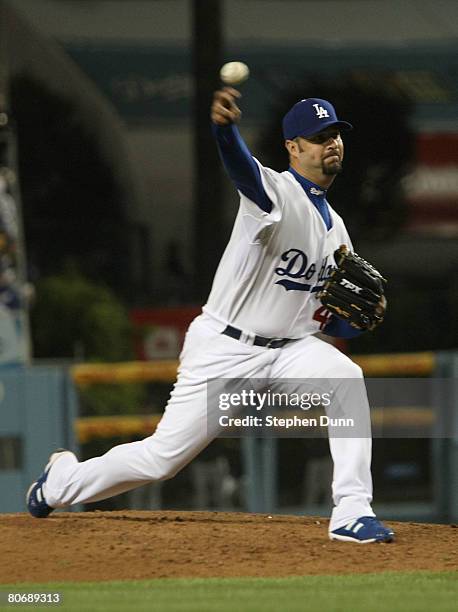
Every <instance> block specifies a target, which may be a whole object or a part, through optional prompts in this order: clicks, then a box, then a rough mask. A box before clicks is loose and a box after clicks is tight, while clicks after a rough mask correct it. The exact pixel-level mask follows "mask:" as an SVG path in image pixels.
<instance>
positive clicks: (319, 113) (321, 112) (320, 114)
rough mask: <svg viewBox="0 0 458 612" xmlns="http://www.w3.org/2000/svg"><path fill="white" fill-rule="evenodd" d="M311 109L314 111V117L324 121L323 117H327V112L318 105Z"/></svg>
mask: <svg viewBox="0 0 458 612" xmlns="http://www.w3.org/2000/svg"><path fill="white" fill-rule="evenodd" d="M313 108H314V109H315V110H316V116H317V117H318V119H324V118H325V117H329V113H328V111H327V110H326V109H325V108H323V107H322V106H320V105H319V104H314V105H313Z"/></svg>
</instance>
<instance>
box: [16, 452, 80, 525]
mask: <svg viewBox="0 0 458 612" xmlns="http://www.w3.org/2000/svg"><path fill="white" fill-rule="evenodd" d="M64 453H70V454H71V455H73V453H72V452H71V451H68V450H66V449H65V448H58V449H57V450H56V451H54V452H53V453H52V455H51V456H50V457H49V461H48V463H47V464H46V467H45V469H44V471H43V473H42V474H41V475H40V476H39V477H38V478H37V480H36V481H35V482H33V483H32V484H31V485H30V487H29V490H28V491H27V495H26V496H25V501H26V504H27V509H28V511H29V512H30V514H31V515H32V516H34V517H35V518H46V517H47V516H48V515H50V514H51V512H52V511H53V510H54V508H51V506H48V504H47V503H46V500H45V496H44V495H43V484H44V483H45V482H46V480H47V478H48V474H49V470H50V469H51V467H52V466H53V464H54V463H55V462H56V461H57V459H59V458H60V457H61V456H62V455H63V454H64Z"/></svg>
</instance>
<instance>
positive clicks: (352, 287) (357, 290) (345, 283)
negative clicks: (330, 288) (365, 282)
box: [340, 278, 363, 294]
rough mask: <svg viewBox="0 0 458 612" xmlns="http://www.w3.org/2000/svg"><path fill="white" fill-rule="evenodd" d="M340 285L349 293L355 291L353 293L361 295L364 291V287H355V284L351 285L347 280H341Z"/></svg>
mask: <svg viewBox="0 0 458 612" xmlns="http://www.w3.org/2000/svg"><path fill="white" fill-rule="evenodd" d="M340 284H341V285H342V286H343V287H345V288H346V289H348V290H349V291H353V293H358V294H359V293H361V291H362V290H363V288H362V287H358V285H354V284H353V283H350V281H348V280H347V279H346V278H342V279H340Z"/></svg>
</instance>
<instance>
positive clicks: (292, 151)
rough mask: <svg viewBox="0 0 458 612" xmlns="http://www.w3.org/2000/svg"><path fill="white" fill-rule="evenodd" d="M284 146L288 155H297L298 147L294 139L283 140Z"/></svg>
mask: <svg viewBox="0 0 458 612" xmlns="http://www.w3.org/2000/svg"><path fill="white" fill-rule="evenodd" d="M285 148H286V150H287V151H288V153H289V155H290V157H298V153H299V147H298V144H297V142H296V141H294V140H285Z"/></svg>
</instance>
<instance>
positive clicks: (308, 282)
mask: <svg viewBox="0 0 458 612" xmlns="http://www.w3.org/2000/svg"><path fill="white" fill-rule="evenodd" d="M256 161H257V160H256ZM257 163H258V166H259V169H260V172H261V177H262V181H263V186H264V189H265V191H266V193H267V195H268V196H269V198H270V200H271V201H272V203H273V208H272V211H271V212H270V213H267V212H264V211H262V210H261V209H260V208H259V206H257V205H256V204H255V203H254V202H252V201H251V200H249V199H248V198H247V197H246V196H245V195H243V194H242V193H240V192H239V194H240V208H239V211H238V214H237V218H236V221H235V224H234V228H233V231H232V235H231V238H230V241H229V243H228V245H227V247H226V250H225V252H224V254H223V257H222V259H221V262H220V264H219V267H218V270H217V272H216V276H215V279H214V282H213V286H212V290H211V293H210V296H209V299H208V302H207V304H206V305H205V306H204V308H203V310H204V312H206V313H207V314H210V315H211V316H213V317H214V318H216V319H218V320H220V321H221V323H223V324H227V323H230V324H231V325H235V326H236V327H239V328H240V329H242V330H244V331H247V332H252V333H255V334H259V335H262V336H269V337H271V336H272V337H277V338H281V337H283V338H303V337H304V336H307V335H309V334H314V333H316V332H318V331H319V330H320V328H321V329H322V326H323V317H322V316H321V317H320V316H318V317H317V316H316V313H317V312H321V313H322V312H323V311H324V308H323V307H322V306H321V303H320V301H319V300H318V299H317V297H316V296H317V293H318V291H319V290H320V289H321V288H322V287H323V284H324V282H325V280H326V278H327V277H328V276H329V274H330V272H331V270H332V268H333V267H334V266H335V262H334V256H333V253H334V251H335V250H336V249H337V248H338V247H339V246H340V245H341V244H346V245H347V246H348V247H349V249H352V246H351V242H350V237H349V235H348V232H347V230H346V228H345V225H344V222H343V220H342V218H341V217H340V216H339V215H338V214H337V213H336V212H335V211H334V210H333V209H332V208H331V207H330V206H329V209H330V214H331V219H332V227H331V229H329V230H328V229H327V228H326V225H325V223H324V221H323V218H322V217H321V215H320V213H319V212H318V211H317V209H316V208H315V206H314V205H313V203H312V202H311V200H310V199H309V198H308V197H307V194H306V193H305V191H304V189H303V188H302V186H301V185H300V184H299V183H298V182H297V180H296V179H295V178H294V176H293V175H292V174H291V173H290V172H288V171H285V172H281V173H279V172H276V171H274V170H272V169H270V168H265V167H264V166H262V165H261V164H260V163H259V162H258V161H257ZM314 316H315V318H314Z"/></svg>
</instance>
